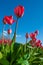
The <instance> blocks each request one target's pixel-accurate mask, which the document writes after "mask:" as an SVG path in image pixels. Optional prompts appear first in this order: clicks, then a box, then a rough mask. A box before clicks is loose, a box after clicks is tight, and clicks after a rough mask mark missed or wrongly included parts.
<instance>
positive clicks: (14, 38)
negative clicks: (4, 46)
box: [12, 17, 19, 42]
mask: <svg viewBox="0 0 43 65" xmlns="http://www.w3.org/2000/svg"><path fill="white" fill-rule="evenodd" d="M18 19H19V18H18V17H17V20H16V26H15V32H14V37H13V39H12V42H15V41H16V33H17V27H18Z"/></svg>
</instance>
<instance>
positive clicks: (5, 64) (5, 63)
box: [0, 58, 9, 65]
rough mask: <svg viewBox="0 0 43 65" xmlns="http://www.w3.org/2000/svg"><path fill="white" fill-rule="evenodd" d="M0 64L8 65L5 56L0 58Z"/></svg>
mask: <svg viewBox="0 0 43 65" xmlns="http://www.w3.org/2000/svg"><path fill="white" fill-rule="evenodd" d="M0 64H2V65H9V62H8V61H7V60H6V59H5V58H2V59H1V60H0Z"/></svg>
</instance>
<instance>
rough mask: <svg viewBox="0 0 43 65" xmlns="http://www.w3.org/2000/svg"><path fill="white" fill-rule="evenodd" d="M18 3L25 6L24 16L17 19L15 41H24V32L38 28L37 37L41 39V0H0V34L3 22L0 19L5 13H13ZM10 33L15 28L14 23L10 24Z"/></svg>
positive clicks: (42, 25)
mask: <svg viewBox="0 0 43 65" xmlns="http://www.w3.org/2000/svg"><path fill="white" fill-rule="evenodd" d="M18 5H22V6H24V8H25V12H24V16H23V17H22V18H20V19H19V21H18V29H17V35H21V36H19V37H17V39H16V41H18V42H22V43H25V33H26V32H28V33H31V32H34V31H35V30H39V35H38V36H37V38H38V39H40V40H41V41H43V0H0V35H1V33H2V27H3V22H2V19H3V17H4V16H5V15H13V16H14V19H15V20H16V16H15V14H14V8H15V7H16V6H18ZM8 28H9V25H6V26H5V28H4V30H5V31H6V30H7V29H8ZM11 28H12V30H13V32H12V34H13V33H14V30H15V23H14V24H13V25H12V27H11Z"/></svg>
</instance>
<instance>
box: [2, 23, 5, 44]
mask: <svg viewBox="0 0 43 65" xmlns="http://www.w3.org/2000/svg"><path fill="white" fill-rule="evenodd" d="M4 27H5V24H4V25H3V30H2V44H3V43H4V35H3V32H4Z"/></svg>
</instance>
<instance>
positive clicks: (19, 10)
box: [14, 5, 24, 17]
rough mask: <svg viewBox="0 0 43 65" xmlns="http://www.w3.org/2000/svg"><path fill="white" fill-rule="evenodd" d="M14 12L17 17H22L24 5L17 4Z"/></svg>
mask: <svg viewBox="0 0 43 65" xmlns="http://www.w3.org/2000/svg"><path fill="white" fill-rule="evenodd" d="M14 13H15V15H16V16H17V17H22V16H23V14H24V7H23V6H21V5H19V6H17V7H16V8H15V9H14Z"/></svg>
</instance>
